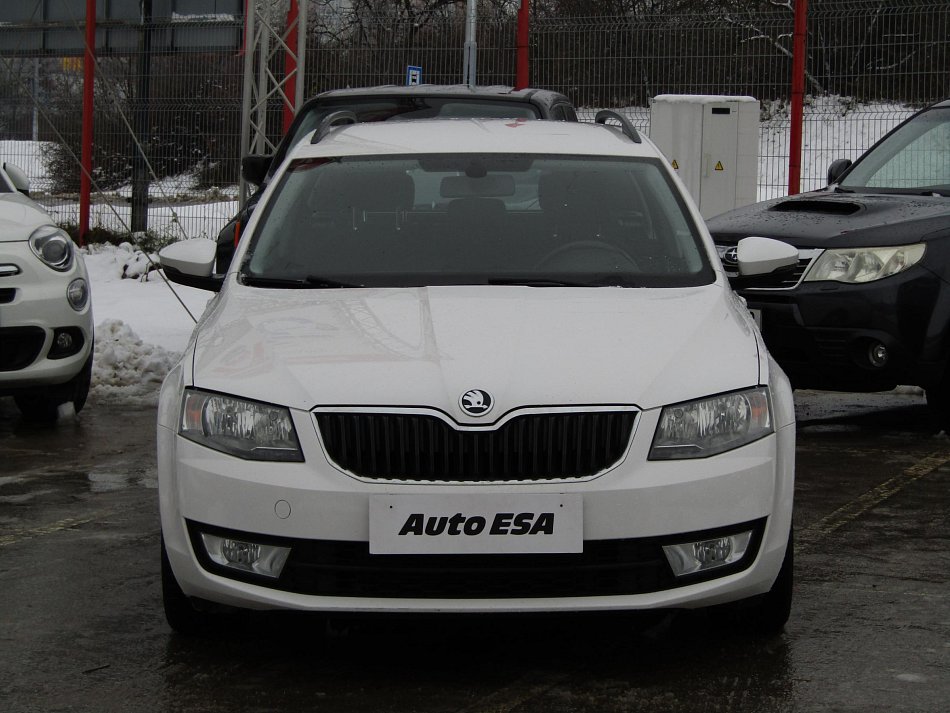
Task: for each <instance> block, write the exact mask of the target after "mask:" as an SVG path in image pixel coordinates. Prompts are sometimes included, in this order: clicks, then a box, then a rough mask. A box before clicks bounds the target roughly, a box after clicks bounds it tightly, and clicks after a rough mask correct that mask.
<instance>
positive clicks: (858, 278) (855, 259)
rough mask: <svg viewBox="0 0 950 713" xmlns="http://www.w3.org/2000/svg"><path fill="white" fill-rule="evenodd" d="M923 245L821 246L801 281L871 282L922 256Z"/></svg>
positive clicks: (916, 260) (909, 264)
mask: <svg viewBox="0 0 950 713" xmlns="http://www.w3.org/2000/svg"><path fill="white" fill-rule="evenodd" d="M925 249H926V246H925V245H924V244H923V243H917V244H916V245H901V246H898V247H893V248H848V249H844V248H838V249H831V250H825V252H823V253H822V254H821V257H819V258H818V259H817V260H816V261H815V264H814V265H812V268H811V269H810V270H809V271H808V272H807V273H806V274H805V282H818V281H820V280H835V281H837V282H849V283H858V282H872V281H873V280H880V279H882V278H884V277H890V276H891V275H896V274H897V273H899V272H903V271H904V270H906V269H907V268H908V267H910V266H911V265H914V264H916V263H917V262H919V261H920V258H922V257H923V256H924V251H925Z"/></svg>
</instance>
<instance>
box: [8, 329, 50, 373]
mask: <svg viewBox="0 0 950 713" xmlns="http://www.w3.org/2000/svg"><path fill="white" fill-rule="evenodd" d="M45 341H46V332H44V331H43V329H42V328H41V327H7V328H5V329H0V371H18V370H19V369H25V368H26V367H28V366H29V365H30V364H32V363H33V362H34V361H36V358H37V357H38V356H39V355H40V350H42V348H43V343H44V342H45Z"/></svg>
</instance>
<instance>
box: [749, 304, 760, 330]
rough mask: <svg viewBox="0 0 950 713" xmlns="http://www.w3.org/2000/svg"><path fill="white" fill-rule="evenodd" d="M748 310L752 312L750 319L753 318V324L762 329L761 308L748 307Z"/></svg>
mask: <svg viewBox="0 0 950 713" xmlns="http://www.w3.org/2000/svg"><path fill="white" fill-rule="evenodd" d="M749 311H750V312H751V313H752V319H754V320H755V326H756V327H758V328H759V329H760V330H761V329H762V310H760V309H750V310H749Z"/></svg>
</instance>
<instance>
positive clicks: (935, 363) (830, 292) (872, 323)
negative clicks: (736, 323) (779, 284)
mask: <svg viewBox="0 0 950 713" xmlns="http://www.w3.org/2000/svg"><path fill="white" fill-rule="evenodd" d="M740 294H741V295H742V296H743V297H744V298H745V299H746V302H747V304H748V306H749V308H750V309H752V310H758V311H759V312H760V313H761V323H760V328H761V330H762V336H763V338H764V339H765V343H766V345H767V346H768V349H769V352H770V353H771V354H772V356H773V358H775V360H776V361H778V362H779V364H781V366H782V369H783V370H784V371H785V373H786V374H787V375H788V377H789V379H790V380H791V381H792V384H793V386H795V387H796V388H815V389H830V390H840V391H882V390H886V389H891V388H894V387H895V386H897V385H899V384H907V385H917V386H922V387H924V388H929V387H931V386H933V385H935V384H937V383H939V382H940V381H941V379H942V378H943V376H944V373H945V371H946V368H947V358H948V346H950V345H948V343H947V336H946V335H947V332H948V329H947V327H948V325H950V286H948V285H947V284H946V283H945V282H944V281H943V280H941V279H940V278H939V277H937V276H936V275H934V274H933V273H931V272H930V271H929V270H926V269H923V268H920V267H917V268H912V269H910V270H908V271H907V272H906V273H903V274H900V275H895V276H892V277H889V278H885V279H883V280H877V281H875V282H869V283H864V284H857V285H853V284H843V283H838V282H802V283H800V284H799V285H798V286H797V287H795V288H794V289H774V290H769V289H745V290H740ZM882 348H883V352H882V351H881V349H882ZM882 354H883V355H884V358H883V359H882V358H881V355H882Z"/></svg>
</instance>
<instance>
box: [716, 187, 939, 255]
mask: <svg viewBox="0 0 950 713" xmlns="http://www.w3.org/2000/svg"><path fill="white" fill-rule="evenodd" d="M706 224H707V225H708V227H709V231H710V232H711V233H712V234H713V237H714V238H715V239H716V241H717V242H723V243H735V242H737V241H738V240H741V239H742V238H745V237H748V236H750V235H759V236H763V237H767V238H777V239H778V240H784V241H785V242H788V243H791V244H792V245H795V246H796V247H799V248H841V247H857V246H860V247H877V246H887V245H905V244H909V243H914V242H917V241H919V240H921V239H922V238H925V237H927V236H932V235H934V234H935V233H938V232H940V231H944V232H945V231H947V230H950V198H947V197H945V196H912V195H895V194H874V193H834V192H832V191H830V190H824V191H815V192H812V193H802V194H801V195H797V196H792V197H789V198H779V199H776V200H771V201H765V202H763V203H755V204H753V205H750V206H745V207H744V208H738V209H736V210H733V211H729V212H728V213H723V214H722V215H718V216H715V217H714V218H710V219H709V220H707V221H706Z"/></svg>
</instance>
